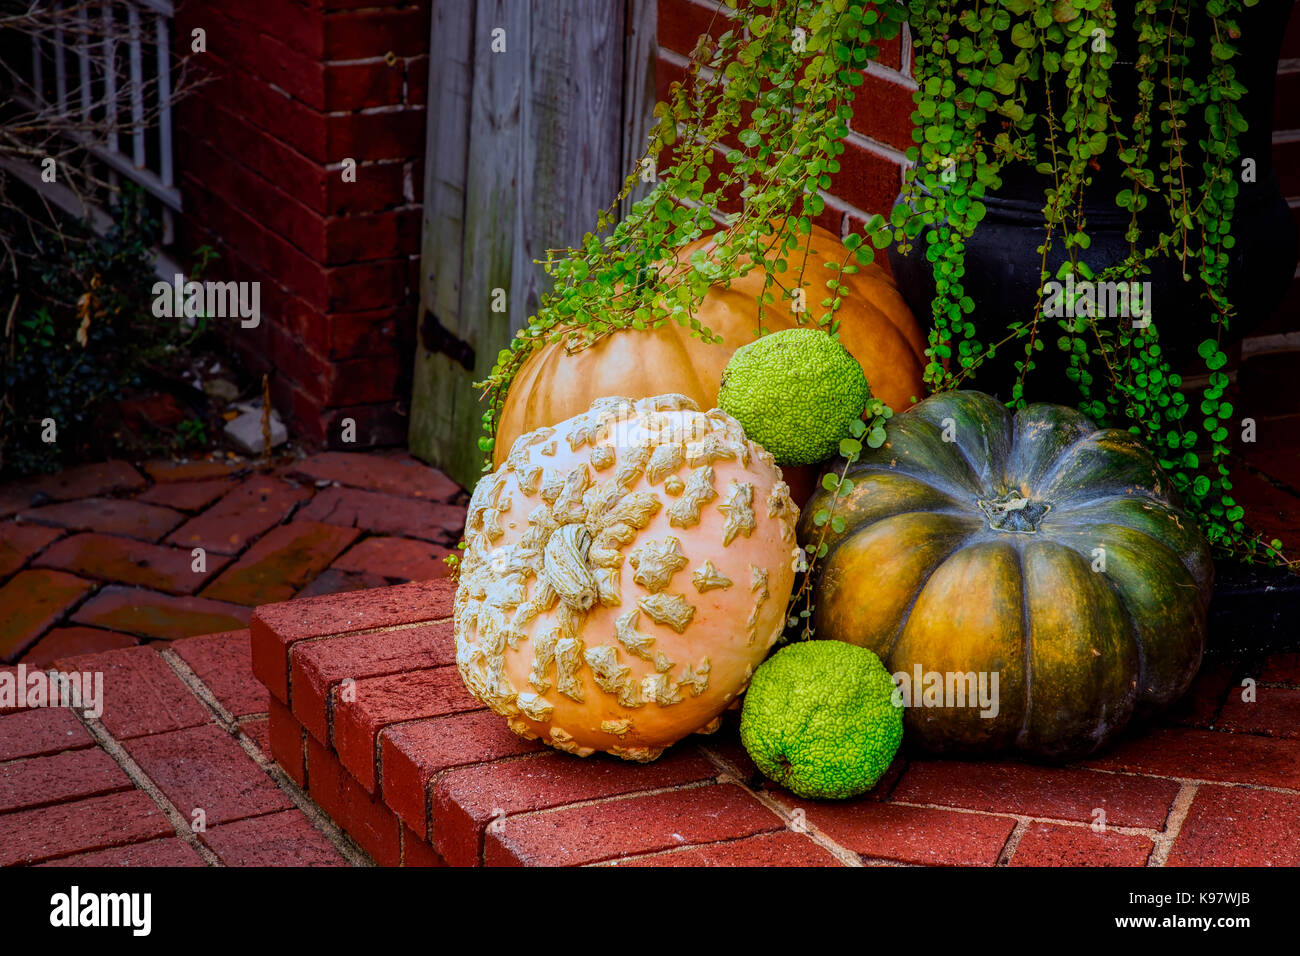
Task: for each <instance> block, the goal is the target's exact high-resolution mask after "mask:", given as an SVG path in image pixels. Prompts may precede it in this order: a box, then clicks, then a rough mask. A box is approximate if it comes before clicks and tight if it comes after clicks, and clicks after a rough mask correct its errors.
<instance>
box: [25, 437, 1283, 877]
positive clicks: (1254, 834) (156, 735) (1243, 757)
mask: <svg viewBox="0 0 1300 956" xmlns="http://www.w3.org/2000/svg"><path fill="white" fill-rule="evenodd" d="M1274 457H1275V458H1276V460H1269V461H1264V460H1262V459H1258V458H1256V459H1254V460H1253V461H1251V459H1250V457H1249V456H1248V458H1247V460H1248V461H1250V462H1251V465H1252V466H1253V467H1255V468H1257V469H1258V472H1254V473H1252V474H1255V475H1256V476H1258V475H1259V474H1261V473H1264V468H1265V466H1267V467H1268V468H1270V469H1272V471H1270V472H1267V473H1266V474H1267V475H1268V478H1267V480H1263V481H1261V483H1262V484H1265V485H1266V487H1267V489H1268V494H1269V495H1271V496H1273V497H1272V498H1270V499H1269V500H1270V501H1273V502H1274V503H1275V505H1276V508H1275V513H1276V515H1277V516H1278V519H1279V522H1282V521H1290V522H1294V520H1295V515H1297V514H1300V496H1297V495H1296V494H1295V492H1296V489H1297V488H1300V468H1296V467H1295V465H1296V462H1295V461H1292V460H1291V458H1288V457H1279V456H1274ZM351 458H352V459H353V461H354V463H355V467H349V456H346V455H340V454H339V453H328V454H326V455H321V456H317V457H316V458H315V459H307V460H306V461H305V462H297V463H294V464H293V465H290V466H287V467H282V468H280V469H278V470H277V471H275V472H274V473H273V474H264V473H251V472H248V473H240V472H238V471H236V470H234V469H230V468H227V467H225V466H224V465H218V464H213V463H194V464H188V465H171V464H167V463H151V464H149V465H146V466H143V467H141V468H139V469H136V468H133V467H131V466H126V465H123V464H121V463H110V464H109V465H104V466H95V467H93V468H90V469H85V470H84V471H78V470H76V469H73V470H72V471H74V472H76V473H74V474H71V475H69V474H67V473H65V474H64V475H63V476H60V477H59V478H58V479H57V480H54V481H51V482H48V483H46V484H41V483H39V482H38V483H27V484H25V485H23V486H9V487H8V488H0V512H3V514H4V515H5V517H4V518H3V523H0V528H2V529H3V533H2V534H0V545H2V547H0V572H2V573H3V575H4V576H3V577H0V609H7V610H8V611H9V613H6V614H5V615H4V616H3V617H0V622H3V623H0V628H4V629H5V630H4V631H3V641H4V645H3V646H4V647H5V648H6V654H7V657H6V660H7V661H8V666H7V667H4V668H3V669H4V670H7V671H10V672H13V671H14V670H15V667H14V665H15V664H16V663H17V662H19V661H21V662H22V663H23V665H24V666H25V667H29V668H38V667H39V668H47V667H52V668H54V669H56V670H59V671H64V672H67V671H71V670H80V671H91V672H98V673H102V674H103V675H104V691H105V693H104V698H105V699H104V707H103V712H102V714H101V715H99V716H98V717H88V716H86V715H84V714H82V713H79V712H76V711H73V710H70V709H57V708H56V709H50V708H39V709H28V710H16V709H12V708H11V709H10V710H9V711H7V712H3V713H0V864H7V865H14V864H17V865H23V864H35V865H95V866H131V865H167V866H200V865H227V866H251V865H311V866H341V865H366V864H370V863H374V864H378V865H386V866H396V865H407V866H437V865H462V866H476V865H634V866H692V865H762V866H843V865H850V866H853V865H877V864H883V865H917V864H919V865H927V864H928V865H979V866H991V865H1003V866H1005V865H1010V866H1038V865H1053V866H1056V865H1061V866H1165V865H1169V866H1184V865H1206V864H1226V865H1278V866H1287V865H1290V866H1295V865H1300V829H1298V827H1300V824H1298V823H1297V821H1300V655H1297V654H1295V653H1279V654H1274V655H1271V656H1267V657H1264V658H1254V659H1250V660H1225V659H1212V660H1209V661H1207V663H1206V666H1205V667H1204V668H1203V669H1202V673H1201V674H1200V675H1199V676H1198V678H1197V680H1196V683H1195V684H1194V685H1193V687H1192V689H1191V690H1190V691H1189V693H1188V694H1187V696H1186V697H1185V699H1184V700H1183V701H1181V702H1180V703H1179V704H1178V705H1177V707H1176V708H1175V709H1174V710H1173V711H1171V712H1170V713H1168V714H1166V715H1165V716H1163V717H1162V718H1161V719H1160V720H1159V721H1158V722H1156V723H1155V724H1152V725H1149V726H1146V727H1144V728H1141V729H1139V730H1137V731H1135V732H1133V733H1131V734H1130V735H1129V736H1128V737H1127V738H1126V739H1125V740H1124V741H1123V742H1121V743H1120V745H1119V746H1117V747H1115V748H1113V749H1112V750H1110V751H1107V752H1106V753H1103V754H1100V755H1098V756H1096V757H1095V758H1093V759H1090V760H1086V761H1082V762H1080V763H1078V764H1074V765H1070V766H1064V767H1061V766H1045V765H1036V764H1027V763H1021V762H1017V761H1013V760H987V761H956V760H946V761H944V760H935V759H932V758H928V757H925V756H924V755H920V754H912V753H908V752H907V751H906V750H905V751H904V752H903V753H902V754H900V756H899V758H898V759H897V760H896V761H895V763H894V766H893V767H891V768H890V770H889V772H888V773H887V774H886V775H885V777H884V778H883V779H882V781H881V783H880V784H879V785H878V786H877V787H876V789H875V790H874V791H873V792H872V793H870V794H868V795H867V796H866V797H864V798H862V799H860V800H855V801H849V802H845V803H817V802H813V801H804V800H800V799H798V798H796V797H794V796H792V795H791V794H789V793H787V792H785V791H784V790H782V789H780V788H779V787H776V786H774V785H772V784H771V783H770V782H768V781H765V780H764V779H763V778H762V777H761V775H760V774H758V773H757V771H756V769H755V767H754V766H753V763H752V762H751V761H750V760H749V758H748V757H747V756H746V754H745V752H744V750H743V748H742V747H741V746H740V743H739V739H738V735H737V730H736V723H737V721H736V719H735V715H734V714H733V715H730V716H729V717H728V719H727V720H726V721H725V722H724V724H723V728H722V729H721V730H720V731H719V732H718V733H716V734H714V735H712V736H709V737H697V738H692V739H690V740H688V741H684V742H683V743H682V744H680V745H678V746H677V747H675V748H673V749H672V750H671V751H670V752H669V753H667V754H665V756H664V757H663V758H662V759H661V760H659V761H657V762H656V763H653V764H649V765H638V764H629V763H624V762H622V761H618V760H615V759H613V758H608V757H604V756H600V755H598V756H596V757H593V758H590V759H587V760H579V759H577V758H573V757H570V756H569V755H567V754H560V753H556V752H553V751H550V750H548V749H546V748H544V747H540V746H539V745H538V744H536V743H531V742H528V741H523V740H521V739H519V738H518V737H516V736H515V735H513V734H511V733H510V732H509V731H508V730H507V729H506V728H505V726H504V721H503V720H502V719H501V718H499V717H497V716H496V715H493V714H491V713H490V712H488V711H486V710H485V709H484V708H482V707H481V706H480V705H479V704H478V703H477V702H476V701H475V700H473V699H472V698H470V697H469V696H468V695H467V694H466V693H465V691H464V689H463V687H462V685H461V683H460V680H459V676H458V675H457V673H456V669H455V666H454V663H453V660H454V655H453V649H452V634H451V625H450V621H449V618H450V615H451V599H452V594H453V589H452V585H451V584H450V583H449V582H447V581H445V580H443V579H440V578H438V577H430V578H428V579H426V580H414V581H411V582H410V583H405V584H400V585H397V586H381V585H392V584H393V581H394V579H395V578H397V577H398V576H399V574H400V573H401V572H402V571H403V570H404V569H405V570H408V572H409V573H408V576H410V577H413V578H414V577H418V576H419V575H421V574H424V573H427V572H428V571H429V570H430V569H432V570H433V571H435V572H440V571H441V565H440V562H438V561H437V560H436V559H437V558H438V557H440V554H441V553H442V552H444V551H445V550H447V549H449V548H450V547H451V546H452V544H453V541H454V538H455V536H456V534H457V533H458V532H459V530H460V521H461V516H462V514H463V511H462V508H463V501H464V498H463V496H462V495H461V493H460V492H459V491H458V490H457V489H455V488H454V486H451V485H450V483H449V482H447V481H446V479H444V478H443V477H442V476H441V475H439V474H438V473H436V472H433V471H432V470H430V469H424V468H422V467H414V466H412V465H411V464H410V463H409V461H406V460H404V459H403V458H402V457H400V456H394V455H367V456H351ZM394 463H397V464H394ZM348 481H351V482H353V483H355V485H356V486H355V487H354V486H350V485H347V484H345V483H346V482H348ZM336 482H337V484H336ZM214 483H215V484H214ZM215 485H220V489H217V488H216V487H215ZM200 486H203V487H200ZM250 488H256V489H258V490H256V491H250V490H249V489H250ZM187 489H194V491H193V492H192V493H191V492H190V491H188V490H187ZM286 489H291V490H286ZM1278 495H1281V496H1286V497H1277V496H1278ZM1242 497H1244V496H1242ZM88 499H94V500H100V501H102V500H109V501H114V502H134V501H140V502H144V503H146V504H149V505H151V506H155V507H158V508H163V509H172V510H175V511H178V512H182V513H183V514H184V520H182V521H178V522H172V521H171V519H168V520H167V521H162V520H157V516H156V514H155V513H154V512H153V511H151V510H148V509H146V510H138V509H134V508H132V507H130V506H129V505H127V504H119V505H115V506H114V507H113V508H112V509H111V511H110V512H109V514H108V516H107V517H104V518H102V519H101V518H97V517H96V516H95V515H94V514H93V509H90V510H86V509H78V508H73V507H67V505H68V504H69V503H72V504H75V503H77V502H79V501H84V500H88ZM390 499H391V500H390ZM223 502H224V504H223ZM399 502H400V504H398V503H399ZM268 503H270V504H274V506H275V510H278V511H280V514H279V516H278V518H277V519H276V520H275V521H270V520H269V518H268V512H267V511H266V508H267V507H269V504H268ZM1248 506H1249V502H1248ZM47 507H59V508H60V510H59V512H58V513H57V514H58V516H59V518H60V520H59V521H58V522H55V521H51V522H49V523H48V524H46V523H41V524H36V523H33V521H34V520H35V517H36V516H39V514H40V512H41V510H42V509H44V508H47ZM217 508H219V509H220V510H218V511H217V512H216V515H217V517H218V518H219V519H221V520H213V521H206V522H205V521H202V520H201V519H202V518H203V516H204V515H205V514H209V513H211V512H212V511H213V509H217ZM6 509H7V510H6ZM395 515H397V516H399V518H397V519H395V518H394V516H395ZM295 525H301V527H297V528H295ZM187 527H188V528H190V529H191V531H190V532H185V533H190V534H198V535H201V536H205V537H201V540H207V541H209V542H215V543H216V544H217V545H219V546H221V547H223V548H224V547H227V546H229V547H230V548H232V550H229V551H228V552H227V553H222V552H219V551H217V550H215V549H214V550H213V551H209V552H208V553H207V564H206V568H205V570H203V571H195V572H192V573H193V574H194V577H195V579H196V580H195V581H193V582H191V581H189V579H187V578H184V577H178V576H177V575H178V574H180V573H183V572H178V571H177V569H176V567H175V566H174V565H173V564H171V563H169V562H170V561H171V557H170V554H169V552H170V551H171V550H172V549H176V550H180V549H183V548H184V547H185V546H186V545H187V544H189V542H186V541H181V540H180V539H178V538H177V537H176V536H177V535H178V534H180V533H182V532H184V531H185V529H186V528H187ZM322 528H327V529H330V530H326V531H324V532H323V535H322V534H318V532H319V531H320V529H322ZM142 529H147V530H142ZM195 529H197V530H195ZM1266 530H1272V529H1271V528H1266ZM1278 530H1281V528H1280V527H1279V528H1278ZM155 532H156V533H157V536H158V538H161V539H163V540H161V542H160V541H159V540H149V539H150V537H151V536H152V535H153V534H154V533H155ZM223 532H224V533H225V537H224V538H223V537H221V535H222V534H223ZM1273 533H1277V532H1276V531H1274V532H1273ZM164 536H165V537H164ZM232 536H237V537H238V540H237V541H235V540H232ZM105 538H110V539H113V544H112V547H111V548H109V549H107V550H106V551H104V552H102V553H98V552H97V546H98V543H99V542H100V541H101V540H102V539H105ZM78 539H81V543H78ZM393 541H398V542H401V543H400V544H398V545H393V544H392V543H391V542H393ZM68 542H73V544H68ZM304 542H305V543H304ZM366 542H373V543H372V544H370V545H369V546H368V548H367V549H366V550H365V551H363V552H360V555H362V557H361V558H358V552H357V549H358V548H359V547H360V546H361V545H363V544H365V543H366ZM60 544H62V545H63V547H62V549H60V548H59V547H58V546H59V545H60ZM236 545H237V547H236ZM142 546H147V547H145V549H144V550H141V547H142ZM194 546H195V547H199V546H202V545H194ZM149 548H153V549H157V550H149ZM188 553H189V552H188V551H187V552H186V554H188ZM51 555H53V557H51ZM277 555H278V556H280V557H281V558H282V564H281V565H279V566H277V562H276V558H277ZM348 555H352V558H351V559H349V558H348ZM385 555H393V556H394V560H393V562H392V563H391V564H390V563H386V561H385ZM122 556H127V557H126V558H125V560H127V561H128V562H130V561H131V557H130V556H134V558H135V559H137V560H138V561H139V562H141V563H138V564H136V570H134V571H129V572H128V574H127V575H125V576H121V577H118V578H112V577H110V576H109V575H110V574H111V573H112V569H114V568H116V567H117V566H118V561H119V560H120V559H121V558H122ZM421 556H424V558H425V559H427V561H426V560H421ZM305 567H310V569H311V571H310V573H309V574H305V573H303V568H305ZM155 576H157V577H160V578H162V579H164V580H165V581H166V583H167V584H168V586H169V587H170V588H171V590H170V591H169V590H167V589H166V588H164V587H162V586H160V585H159V584H158V581H157V580H156V579H155ZM146 577H147V581H143V582H142V581H140V578H146ZM223 580H224V581H225V582H226V584H224V585H222V586H221V587H219V588H216V593H215V594H210V592H212V591H213V589H214V587H215V586H216V585H217V584H219V583H220V582H222V581H223ZM259 588H260V589H261V590H260V591H259ZM362 588H366V589H367V590H360V589H362ZM177 592H179V593H177ZM331 592H333V593H331ZM277 598H288V600H284V601H282V602H281V603H266V602H267V601H274V600H275V599H277ZM1247 677H1250V678H1254V679H1255V681H1256V682H1257V683H1256V687H1255V694H1256V697H1255V700H1254V702H1247V701H1244V700H1243V699H1242V698H1241V687H1242V680H1243V679H1244V678H1247ZM196 821H200V822H201V824H202V825H201V826H200V825H198V824H197V823H196Z"/></svg>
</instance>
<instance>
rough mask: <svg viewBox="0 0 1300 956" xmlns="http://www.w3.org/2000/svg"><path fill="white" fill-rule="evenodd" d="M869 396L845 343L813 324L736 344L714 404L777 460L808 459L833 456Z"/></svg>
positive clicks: (802, 461) (787, 462) (790, 462)
mask: <svg viewBox="0 0 1300 956" xmlns="http://www.w3.org/2000/svg"><path fill="white" fill-rule="evenodd" d="M870 397H871V389H870V388H869V387H868V385H867V377H866V375H864V374H863V372H862V366H861V365H859V364H858V361H857V359H855V358H854V357H853V356H852V355H850V354H849V353H848V351H847V350H846V349H845V348H844V346H842V345H840V343H839V342H837V341H836V340H835V339H833V338H831V337H830V335H829V334H827V333H826V332H823V331H821V330H820V329H812V328H808V329H786V330H785V331H783V332H773V333H771V334H770V335H765V336H763V337H762V338H760V339H755V340H754V341H753V342H750V343H749V344H748V345H742V346H741V347H740V348H738V349H736V352H735V354H734V355H732V356H731V361H729V362H728V363H727V367H726V369H724V370H723V372H722V384H721V386H720V387H719V389H718V407H719V408H721V409H722V410H723V411H724V412H726V413H727V414H728V415H730V416H731V417H733V418H734V419H736V421H738V422H740V424H741V426H742V427H743V428H744V429H745V435H746V437H748V438H749V439H750V440H751V441H756V442H758V443H759V444H760V445H762V446H763V447H764V448H766V449H767V450H768V451H770V452H771V453H772V457H773V458H775V459H776V463H777V464H778V465H813V464H816V463H817V462H819V461H824V460H826V459H827V458H829V457H830V456H831V455H833V454H835V452H836V451H837V450H838V449H839V443H840V439H841V438H843V437H845V436H846V435H847V434H848V433H849V426H850V425H851V424H852V423H853V420H854V419H857V418H861V417H862V412H863V410H864V409H865V408H866V407H867V400H868V399H869V398H870Z"/></svg>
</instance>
